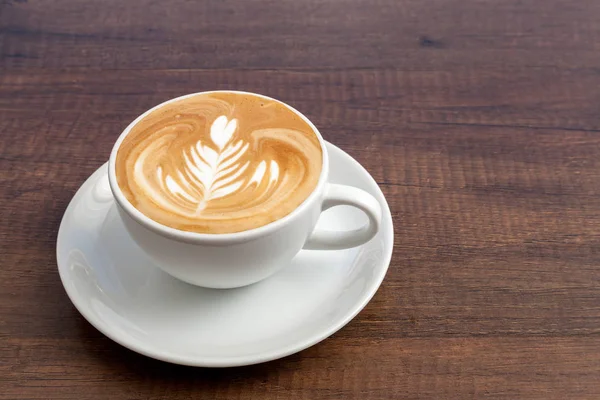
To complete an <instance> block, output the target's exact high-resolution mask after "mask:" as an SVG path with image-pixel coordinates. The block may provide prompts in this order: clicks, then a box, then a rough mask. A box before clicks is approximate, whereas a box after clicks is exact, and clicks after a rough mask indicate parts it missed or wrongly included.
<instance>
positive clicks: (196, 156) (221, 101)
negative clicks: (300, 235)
mask: <svg viewBox="0 0 600 400" xmlns="http://www.w3.org/2000/svg"><path fill="white" fill-rule="evenodd" d="M321 164H322V152H321V148H320V144H319V141H318V139H317V137H316V135H315V133H314V132H313V131H312V129H311V128H310V126H309V125H308V124H307V123H306V122H305V121H304V120H302V119H301V118H299V117H298V116H297V115H296V114H295V113H294V112H292V111H291V110H290V109H288V108H287V107H285V106H284V105H282V104H279V103H278V102H275V101H270V100H265V99H263V98H261V97H258V96H252V95H247V94H239V93H219V92H215V93H212V94H202V95H197V96H193V97H191V98H188V99H183V100H179V101H176V102H173V103H169V104H167V105H166V106H163V107H161V108H159V109H158V110H155V111H154V112H152V113H151V114H149V115H148V116H146V117H145V118H144V119H143V120H142V121H140V122H139V123H137V124H136V125H135V126H134V127H133V128H132V130H131V132H130V133H129V135H128V136H127V137H126V138H125V140H124V141H123V143H122V144H121V147H120V149H119V152H118V154H117V180H118V183H119V187H120V188H121V189H122V191H123V193H124V194H125V196H126V197H127V199H128V200H129V201H130V202H131V203H132V204H133V205H134V206H135V207H136V208H138V209H139V210H140V211H141V212H142V213H144V214H145V215H147V216H148V217H150V218H152V219H154V220H156V221H157V222H160V223H162V224H165V225H168V226H171V227H174V228H177V229H182V230H188V231H195V232H203V233H230V232H238V231H243V230H247V229H252V228H256V227H259V226H262V225H265V224H267V223H269V222H272V221H274V220H276V219H279V218H281V217H283V216H285V215H287V214H289V213H290V212H291V211H293V209H295V208H296V207H297V206H298V205H299V204H300V203H301V202H302V201H304V200H305V199H306V197H308V195H309V194H310V193H311V192H312V190H314V187H315V186H316V184H317V181H318V178H319V175H320V172H321Z"/></svg>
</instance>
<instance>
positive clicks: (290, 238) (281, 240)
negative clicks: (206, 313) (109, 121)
mask: <svg viewBox="0 0 600 400" xmlns="http://www.w3.org/2000/svg"><path fill="white" fill-rule="evenodd" d="M227 92H229V93H244V92H235V91H227ZM206 93H210V92H206ZM197 94H199V93H194V94H190V95H186V96H182V97H178V98H176V99H172V100H169V101H166V102H164V103H162V104H159V105H158V106H156V107H154V108H152V109H150V110H148V111H146V112H145V113H144V114H142V115H140V116H139V117H138V118H137V119H136V120H135V121H133V122H132V123H131V124H129V126H128V127H127V128H126V129H125V130H124V131H123V133H121V135H120V136H119V138H118V139H117V142H116V143H115V145H114V147H113V149H112V152H111V154H110V159H109V162H108V178H109V183H110V188H111V191H112V193H113V196H114V198H115V200H116V204H117V209H118V211H119V215H120V217H121V218H122V220H123V223H124V225H125V227H126V229H127V231H128V232H129V234H130V235H131V237H132V238H133V240H134V241H135V242H136V243H137V244H138V245H139V246H140V248H141V249H142V250H143V251H144V252H146V253H147V254H148V255H149V256H150V257H151V258H152V259H153V261H154V263H155V264H156V265H157V266H158V267H160V268H161V269H162V270H164V271H165V272H167V273H168V274H170V275H172V276H174V277H176V278H179V279H181V280H182V281H185V282H188V283H191V284H193V285H198V286H203V287H209V288H234V287H240V286H245V285H249V284H252V283H255V282H258V281H260V280H262V279H265V278H267V277H268V276H270V275H272V274H274V273H275V272H277V271H278V270H279V269H281V268H283V267H285V266H286V265H288V264H289V262H290V260H291V259H292V258H293V257H294V256H295V255H296V254H297V253H298V252H299V251H300V250H301V249H309V250H339V249H346V248H350V247H355V246H359V245H361V244H363V243H366V242H368V241H369V240H371V239H372V238H373V237H374V236H375V234H376V233H377V231H378V230H379V226H380V222H381V206H380V205H379V203H378V202H377V200H376V199H375V198H374V197H373V196H371V195H370V194H369V193H367V192H365V191H364V190H361V189H358V188H355V187H352V186H345V185H338V184H332V183H329V182H328V181H327V179H328V176H329V156H328V154H327V147H326V146H325V142H324V141H323V138H322V137H321V134H320V133H319V131H318V130H317V128H316V127H315V126H314V125H313V124H312V122H310V121H309V120H308V118H306V117H305V116H304V115H302V114H301V113H300V112H298V111H297V110H295V109H294V108H293V107H291V106H289V105H287V104H284V103H281V102H280V103H281V104H284V105H285V106H287V107H288V108H289V109H290V110H292V111H293V112H294V113H296V114H297V115H298V116H299V117H300V118H302V119H303V120H304V121H306V123H307V124H308V125H310V127H311V128H312V129H313V130H314V132H315V134H316V135H317V137H318V138H319V143H320V144H321V150H322V152H323V157H322V162H323V165H322V167H321V175H320V177H319V181H318V183H317V186H316V188H315V190H314V191H313V192H312V193H311V194H310V195H309V196H308V198H306V200H305V201H304V202H303V203H302V204H300V205H299V206H298V207H297V208H296V209H295V210H294V211H292V212H291V213H290V214H288V215H286V216H285V217H283V218H280V219H278V220H276V221H274V222H272V223H270V224H268V225H265V226H261V227H259V228H255V229H250V230H247V231H243V232H237V233H226V234H207V233H195V232H188V231H182V230H178V229H174V228H171V227H168V226H165V225H162V224H160V223H158V222H156V221H154V220H152V219H150V218H148V217H147V216H145V215H144V214H143V213H141V212H140V211H138V210H137V209H136V208H135V207H134V206H133V205H132V204H131V203H130V202H129V201H128V200H127V198H126V197H125V196H124V194H123V192H122V191H121V189H120V188H119V185H118V184H117V177H116V171H115V160H116V157H117V151H118V150H119V146H120V145H121V143H122V142H123V139H125V137H126V136H127V134H128V133H129V132H130V131H131V128H132V127H133V126H134V125H135V124H136V123H137V122H139V121H140V120H141V119H143V118H144V117H146V116H147V115H148V114H149V113H151V112H152V111H154V110H156V109H158V108H160V107H162V106H164V105H165V104H168V103H170V102H173V101H177V100H181V99H185V98H186V97H189V96H194V95H197ZM250 94H252V95H254V96H259V97H263V98H265V99H269V100H273V101H277V100H274V99H271V98H269V97H267V96H262V95H259V94H255V93H250ZM338 205H349V206H353V207H356V208H358V209H360V210H362V211H363V212H364V213H365V214H366V215H367V216H368V218H369V222H368V223H367V224H366V225H365V226H363V227H361V228H359V229H355V230H349V231H329V230H322V229H316V230H315V226H316V224H317V220H318V219H319V215H320V214H321V212H323V211H324V210H327V209H328V208H331V207H334V206H338Z"/></svg>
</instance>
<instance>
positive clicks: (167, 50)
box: [0, 0, 600, 400]
mask: <svg viewBox="0 0 600 400" xmlns="http://www.w3.org/2000/svg"><path fill="white" fill-rule="evenodd" d="M599 21H600V2H599V1H597V0H582V1H576V2H566V1H562V0H536V1H521V0H506V1H495V2H494V1H467V0H337V1H334V0H259V1H252V2H249V1H244V0H221V1H214V2H208V1H206V2H200V1H198V2H194V1H183V0H171V1H168V2H167V1H163V2H159V1H149V0H148V1H142V0H136V1H123V0H110V1H109V0H106V1H102V2H100V1H98V2H83V1H76V0H65V1H54V0H52V1H51V0H47V1H33V0H30V1H27V0H15V1H7V0H0V171H1V172H0V181H1V184H0V194H1V195H2V201H1V203H0V207H1V208H0V215H1V225H0V254H1V256H0V260H1V261H0V262H1V267H0V398H1V399H47V398H51V399H165V398H169V399H267V400H268V399H299V398H302V399H311V400H313V399H337V398H340V399H360V400H369V399H392V398H394V399H461V400H463V399H484V398H485V399H544V400H546V399H598V398H600V197H599V195H600V23H599ZM208 89H241V90H249V91H256V92H260V93H264V94H267V95H270V96H273V97H276V98H279V99H281V100H283V101H286V102H288V103H290V104H291V105H293V106H294V107H296V108H298V109H299V110H301V111H302V112H304V113H305V114H307V115H308V116H309V117H310V118H311V119H312V120H313V121H314V122H315V124H316V125H317V126H318V127H319V128H320V129H321V131H322V132H323V133H324V136H325V137H326V139H327V140H329V141H331V142H333V143H336V144H337V145H338V146H340V147H341V148H343V149H344V150H346V151H347V152H348V153H350V154H351V155H352V156H353V157H355V158H356V159H357V160H359V161H360V162H361V163H362V164H363V165H364V166H365V167H366V168H367V170H369V171H370V172H371V174H372V175H373V176H374V178H375V179H376V180H377V182H378V183H379V184H380V186H381V188H382V190H383V192H384V193H385V195H386V197H387V199H388V202H389V204H390V207H391V209H392V214H393V218H394V224H395V234H396V244H395V248H394V256H393V259H392V263H391V265H390V269H389V272H388V274H387V277H386V279H385V281H384V283H383V285H382V287H381V289H380V290H379V292H378V293H377V295H376V296H375V297H374V299H373V300H372V301H371V303H370V304H369V305H368V306H367V307H366V309H365V310H364V311H363V312H361V313H360V314H359V315H358V317H356V318H355V319H354V320H353V321H352V322H351V323H350V324H349V325H348V326H346V327H345V328H344V329H342V330H341V331H340V332H338V333H336V334H335V335H334V336H333V337H331V338H329V339H327V340H326V341H324V342H322V343H320V344H318V345H316V346H314V347H312V348H310V349H308V350H305V351H303V352H301V353H299V354H296V355H293V356H290V357H287V358H285V359H282V360H278V361H274V362H270V363H267V364H263V365H257V366H251V367H245V368H234V369H224V370H211V369H200V368H188V367H181V366H176V365H170V364H166V363H162V362H159V361H155V360H152V359H149V358H146V357H144V356H141V355H138V354H136V353H133V352H131V351H129V350H127V349H125V348H123V347H121V346H119V345H117V344H115V343H113V342H112V341H111V340H109V339H107V338H106V337H104V336H103V335H102V334H100V333H99V332H98V331H96V330H95V329H94V328H93V327H91V326H90V325H89V324H88V323H87V322H86V321H85V320H84V319H83V318H82V317H81V316H80V315H79V314H78V313H77V311H76V310H75V309H74V307H73V306H72V304H71V303H70V301H69V299H68V298H67V296H66V294H65V291H64V289H63V287H62V285H61V283H60V280H59V277H58V273H57V269H56V261H55V240H56V233H57V229H58V225H59V222H60V220H61V217H62V213H63V212H64V210H65V208H66V206H67V204H68V202H69V200H70V199H71V197H72V196H73V194H74V192H75V191H76V189H77V188H78V187H79V185H81V183H82V182H83V181H84V180H85V179H86V178H87V177H88V176H89V174H90V173H92V172H93V171H94V170H95V169H96V168H98V167H99V166H100V165H101V164H102V163H104V162H105V161H106V159H107V157H108V154H109V151H110V149H111V146H112V144H113V142H114V140H115V139H116V138H117V136H118V135H119V133H120V132H121V130H122V129H123V128H124V127H125V126H126V125H127V124H128V123H129V122H130V121H131V120H132V119H133V118H134V117H135V116H137V115H138V114H140V113H141V112H143V111H144V110H146V109H148V108H149V107H151V106H153V105H155V104H158V103H160V102H162V101H164V100H166V99H169V98H172V97H176V96H179V95H182V94H185V93H190V92H195V91H202V90H208Z"/></svg>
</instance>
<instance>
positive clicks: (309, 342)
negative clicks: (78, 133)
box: [56, 141, 394, 368]
mask: <svg viewBox="0 0 600 400" xmlns="http://www.w3.org/2000/svg"><path fill="white" fill-rule="evenodd" d="M324 142H325V145H326V146H327V147H328V151H329V152H330V154H331V153H332V152H335V153H337V154H336V155H339V156H340V157H341V158H343V159H345V161H347V162H354V163H356V164H357V165H358V167H359V169H360V170H361V171H362V172H363V173H365V174H366V175H367V176H368V178H369V179H370V180H371V182H372V183H373V184H374V188H375V189H376V191H377V196H378V197H379V198H378V200H380V201H381V202H382V217H383V218H385V219H387V220H388V221H389V224H387V229H386V231H387V232H386V231H382V233H383V235H384V237H385V238H388V237H389V238H390V240H389V243H391V245H390V246H384V254H383V255H382V257H381V263H378V264H380V265H381V267H380V269H379V275H378V276H376V277H375V279H374V280H373V281H372V284H371V287H370V288H369V289H368V290H366V291H363V292H362V293H363V296H362V298H359V301H356V302H355V304H354V305H353V306H352V307H351V308H350V311H349V312H348V313H347V315H346V316H345V317H344V318H342V319H340V320H339V321H338V322H336V323H334V324H332V325H331V326H329V327H328V328H327V329H320V330H319V329H318V330H316V333H314V334H310V335H307V338H306V339H304V340H302V341H297V342H296V343H292V344H289V345H286V346H282V347H280V348H278V349H274V350H272V351H270V352H264V353H257V354H251V355H245V356H239V357H238V356H236V357H219V356H198V355H194V356H187V355H176V354H170V353H167V352H165V351H162V350H160V349H155V348H153V347H152V346H144V345H139V344H138V343H135V342H133V341H131V340H128V339H127V336H124V335H121V334H120V333H119V332H118V331H116V330H111V329H110V326H109V325H108V324H106V323H105V322H102V321H100V320H99V319H97V318H96V317H95V316H94V315H93V313H89V312H88V311H87V309H86V308H85V307H82V306H80V305H79V300H78V299H77V296H78V295H77V294H76V293H75V290H74V289H72V288H70V285H69V284H68V276H67V275H68V272H67V271H66V270H67V268H64V267H61V266H60V265H59V263H58V251H59V249H60V248H61V246H60V244H61V243H62V240H61V238H62V236H63V235H61V232H62V231H63V230H64V229H65V228H64V225H65V224H66V222H65V220H66V218H65V217H66V216H67V215H68V214H70V212H71V211H72V208H73V207H74V205H75V204H74V202H75V200H76V199H77V198H78V197H79V196H80V194H81V193H82V190H83V189H84V186H85V183H86V182H87V181H88V180H89V179H90V178H91V177H92V176H93V175H94V174H96V173H97V172H98V171H100V170H101V169H102V168H107V167H108V162H106V163H104V164H103V165H101V166H100V167H99V168H98V169H96V171H94V172H93V173H92V174H90V176H89V177H88V178H86V180H85V181H84V182H83V183H82V184H81V186H80V187H79V188H78V190H77V191H76V193H75V194H74V195H73V197H72V199H71V201H70V202H69V205H68V206H67V208H66V209H65V212H64V214H63V217H62V219H61V223H60V226H59V230H58V235H57V241H56V257H57V268H58V272H59V276H60V280H61V283H62V285H63V287H64V289H65V291H66V293H67V296H68V297H69V300H70V301H71V303H72V304H73V305H74V307H75V308H76V309H77V311H78V312H79V313H80V314H81V315H82V316H83V317H84V318H85V319H86V320H87V321H88V322H89V323H90V324H91V325H92V326H93V327H94V328H96V329H97V330H98V331H100V332H101V333H102V334H103V335H105V336H106V337H108V338H109V339H111V340H113V341H114V342H116V343H118V344H120V345H121V346H123V347H126V348H128V349H130V350H132V351H135V352H136V353H139V354H142V355H145V356H147V357H150V358H154V359H157V360H160V361H165V362H169V363H173V364H179V365H185V366H192V367H210V368H225V367H239V366H246V365H253V364H260V363H264V362H268V361H273V360H277V359H280V358H283V357H287V356H289V355H292V354H295V353H298V352H300V351H302V350H305V349H307V348H309V347H312V346H314V345H315V344H317V343H319V342H321V341H323V340H325V339H326V338H328V337H329V336H331V335H333V334H334V333H336V332H337V331H339V330H340V329H342V328H343V327H344V326H346V325H347V324H348V323H349V322H350V321H352V320H353V319H354V318H355V317H356V315H358V313H359V312H361V311H362V310H363V309H364V308H365V307H366V306H367V304H368V303H369V302H370V301H371V299H372V298H373V296H374V295H375V293H377V291H378V290H379V288H380V287H381V283H382V282H383V279H384V278H385V275H386V273H387V271H388V269H389V266H390V262H391V259H392V254H393V248H394V228H393V219H392V216H391V211H390V208H389V205H388V203H387V199H386V198H385V196H384V194H383V192H382V191H381V188H380V187H379V185H378V184H377V182H376V181H375V179H374V178H373V177H372V176H371V174H370V173H369V172H368V171H367V170H366V169H365V168H364V167H363V166H362V165H361V164H360V163H359V162H358V161H357V160H355V159H354V158H353V157H352V156H350V155H349V154H348V153H346V152H345V151H343V150H342V149H340V148H339V147H337V146H336V145H334V144H332V143H330V142H328V141H324ZM332 158H333V157H330V158H329V162H332V161H331V160H332ZM385 247H389V248H388V249H387V251H386V249H385Z"/></svg>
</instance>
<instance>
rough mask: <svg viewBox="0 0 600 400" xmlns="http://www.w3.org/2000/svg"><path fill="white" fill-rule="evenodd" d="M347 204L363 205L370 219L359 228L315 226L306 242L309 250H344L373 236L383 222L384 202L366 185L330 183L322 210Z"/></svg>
mask: <svg viewBox="0 0 600 400" xmlns="http://www.w3.org/2000/svg"><path fill="white" fill-rule="evenodd" d="M341 205H347V206H352V207H356V208H358V209H360V210H361V211H362V212H364V213H365V214H367V217H369V222H368V223H367V224H366V225H365V226H363V227H361V228H359V229H353V230H348V231H331V230H326V229H318V228H317V229H315V230H314V231H313V233H312V234H311V235H310V236H309V238H308V240H307V241H306V243H305V244H304V247H303V248H304V249H305V250H341V249H347V248H350V247H356V246H360V245H361V244H364V243H366V242H368V241H369V240H371V239H373V237H374V236H375V234H377V232H378V231H379V226H380V225H381V205H380V204H379V202H378V201H377V200H376V199H375V197H373V196H372V195H370V194H369V193H367V192H365V191H364V190H362V189H358V188H355V187H352V186H346V185H338V184H333V183H328V184H327V188H326V189H325V196H324V199H323V205H322V211H325V210H327V209H329V208H331V207H335V206H341Z"/></svg>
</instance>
